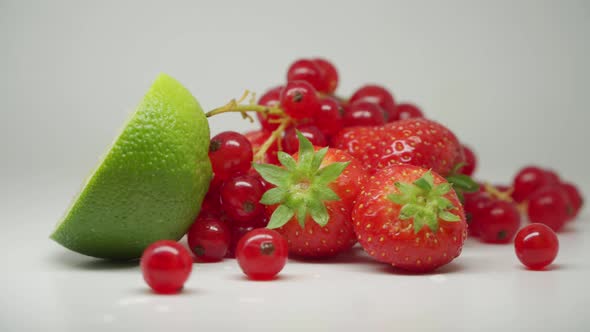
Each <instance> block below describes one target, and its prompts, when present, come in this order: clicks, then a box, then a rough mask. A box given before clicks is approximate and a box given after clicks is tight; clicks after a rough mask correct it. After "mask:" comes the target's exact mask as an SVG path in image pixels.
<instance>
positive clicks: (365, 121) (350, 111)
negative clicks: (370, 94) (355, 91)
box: [343, 100, 385, 127]
mask: <svg viewBox="0 0 590 332" xmlns="http://www.w3.org/2000/svg"><path fill="white" fill-rule="evenodd" d="M343 119H344V126H345V127H355V126H381V125H384V124H385V115H384V113H383V110H382V109H381V107H379V105H377V104H375V103H371V102H368V101H364V100H359V101H357V102H354V103H352V104H350V105H349V106H348V108H347V109H346V110H345V111H344V116H343Z"/></svg>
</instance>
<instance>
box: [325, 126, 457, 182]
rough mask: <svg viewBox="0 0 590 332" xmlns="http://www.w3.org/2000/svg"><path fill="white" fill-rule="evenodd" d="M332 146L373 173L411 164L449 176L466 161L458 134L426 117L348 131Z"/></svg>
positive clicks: (343, 132) (342, 132) (336, 138)
mask: <svg viewBox="0 0 590 332" xmlns="http://www.w3.org/2000/svg"><path fill="white" fill-rule="evenodd" d="M331 143H332V146H333V147H335V148H337V149H342V150H344V151H347V152H348V153H350V154H351V155H352V156H353V157H355V158H357V159H359V160H360V161H361V162H363V164H364V165H366V167H367V169H368V170H369V171H370V172H375V171H376V170H378V169H381V168H385V167H387V166H389V165H396V164H411V165H416V166H420V167H422V168H426V169H432V170H433V171H434V172H436V173H438V174H440V175H442V176H447V175H449V173H450V172H451V170H452V169H453V166H455V165H456V164H457V163H459V162H462V161H463V154H462V151H461V144H460V143H459V140H458V139H457V137H456V136H455V134H453V132H451V131H450V130H449V129H448V128H446V127H444V126H443V125H441V124H439V123H437V122H434V121H432V120H428V119H424V118H418V119H408V120H400V121H397V122H393V123H388V124H386V125H384V126H379V127H352V128H344V129H342V130H341V131H340V132H339V133H338V134H337V135H336V136H334V137H333V138H332V141H331Z"/></svg>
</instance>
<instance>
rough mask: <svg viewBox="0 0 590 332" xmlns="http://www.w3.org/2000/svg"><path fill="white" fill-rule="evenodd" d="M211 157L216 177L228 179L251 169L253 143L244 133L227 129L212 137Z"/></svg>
mask: <svg viewBox="0 0 590 332" xmlns="http://www.w3.org/2000/svg"><path fill="white" fill-rule="evenodd" d="M209 159H210V160H211V167H212V168H213V173H214V174H215V177H216V178H218V179H220V180H226V179H228V178H230V177H231V176H233V175H234V174H240V173H246V172H247V171H248V170H249V169H250V165H251V164H252V144H250V141H248V139H247V138H246V137H244V135H242V134H239V133H236V132H234V131H225V132H223V133H220V134H217V135H216V136H214V137H213V138H212V139H211V144H210V146H209Z"/></svg>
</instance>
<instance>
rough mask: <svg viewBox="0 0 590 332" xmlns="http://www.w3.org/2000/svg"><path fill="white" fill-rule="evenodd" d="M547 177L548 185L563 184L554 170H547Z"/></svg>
mask: <svg viewBox="0 0 590 332" xmlns="http://www.w3.org/2000/svg"><path fill="white" fill-rule="evenodd" d="M545 177H546V178H547V182H548V184H558V183H560V182H561V180H560V179H559V175H557V173H556V172H555V171H554V170H552V169H546V170H545Z"/></svg>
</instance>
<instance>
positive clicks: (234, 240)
mask: <svg viewBox="0 0 590 332" xmlns="http://www.w3.org/2000/svg"><path fill="white" fill-rule="evenodd" d="M256 228H258V227H254V226H238V225H234V226H233V227H232V228H231V242H230V244H229V248H228V250H227V254H226V255H225V257H227V258H235V257H236V246H237V245H238V242H239V241H240V240H241V239H242V237H243V236H244V235H245V234H246V233H248V232H250V231H251V230H254V229H256Z"/></svg>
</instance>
